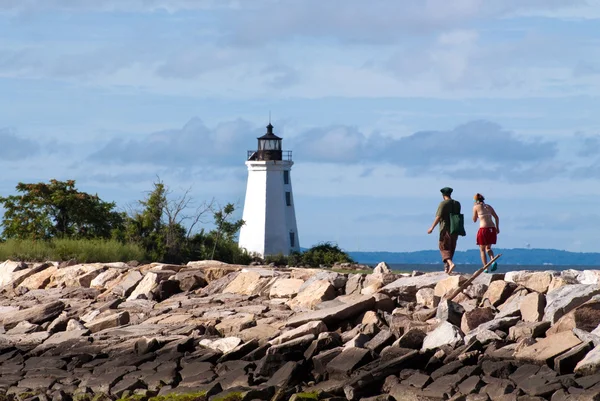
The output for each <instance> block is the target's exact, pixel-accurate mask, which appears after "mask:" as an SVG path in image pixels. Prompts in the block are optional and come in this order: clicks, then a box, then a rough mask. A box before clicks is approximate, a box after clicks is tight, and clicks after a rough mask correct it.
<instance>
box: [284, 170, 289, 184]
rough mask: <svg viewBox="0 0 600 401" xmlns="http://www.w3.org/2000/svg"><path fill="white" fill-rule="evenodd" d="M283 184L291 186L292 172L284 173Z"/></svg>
mask: <svg viewBox="0 0 600 401" xmlns="http://www.w3.org/2000/svg"><path fill="white" fill-rule="evenodd" d="M283 183H284V184H285V185H289V183H290V172H289V171H287V170H286V171H284V172H283Z"/></svg>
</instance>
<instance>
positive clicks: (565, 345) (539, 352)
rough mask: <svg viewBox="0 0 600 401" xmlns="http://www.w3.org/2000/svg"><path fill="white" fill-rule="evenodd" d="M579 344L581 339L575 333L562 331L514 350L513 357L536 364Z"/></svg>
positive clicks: (545, 361) (543, 362) (544, 362)
mask: <svg viewBox="0 0 600 401" xmlns="http://www.w3.org/2000/svg"><path fill="white" fill-rule="evenodd" d="M579 344H581V340H580V339H579V338H578V337H577V336H576V335H575V334H573V333H572V332H570V331H564V332H562V333H558V334H553V335H550V336H548V337H546V338H542V339H540V340H539V341H538V342H536V343H535V344H533V345H530V346H528V347H524V348H523V349H520V350H518V351H517V352H515V358H517V359H520V360H524V361H528V362H533V363H537V364H546V363H547V362H548V361H550V360H552V359H554V358H555V357H556V356H558V355H560V354H562V353H564V352H566V351H568V350H570V349H571V348H573V347H576V346H578V345H579Z"/></svg>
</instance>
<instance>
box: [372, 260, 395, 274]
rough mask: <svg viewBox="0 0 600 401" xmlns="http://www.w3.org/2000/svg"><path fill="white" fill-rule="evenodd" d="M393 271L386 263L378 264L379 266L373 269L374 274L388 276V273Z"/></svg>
mask: <svg viewBox="0 0 600 401" xmlns="http://www.w3.org/2000/svg"><path fill="white" fill-rule="evenodd" d="M391 272H392V269H390V267H389V266H388V264H387V263H385V262H379V264H377V266H375V268H374V269H373V274H377V273H379V274H386V273H391Z"/></svg>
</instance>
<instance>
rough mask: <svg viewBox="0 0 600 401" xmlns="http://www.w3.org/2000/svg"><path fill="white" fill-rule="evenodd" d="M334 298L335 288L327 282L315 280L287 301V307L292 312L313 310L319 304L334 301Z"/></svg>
mask: <svg viewBox="0 0 600 401" xmlns="http://www.w3.org/2000/svg"><path fill="white" fill-rule="evenodd" d="M335 296H336V292H335V288H334V287H333V285H331V283H330V282H329V281H328V280H317V281H315V282H313V283H312V284H310V285H309V286H308V287H306V288H304V289H303V290H302V291H301V292H300V293H298V295H297V296H296V298H294V299H292V300H291V301H289V302H288V306H289V307H290V308H291V309H293V310H302V309H314V308H315V307H316V306H317V305H318V304H320V303H321V302H323V301H329V300H331V299H334V298H335Z"/></svg>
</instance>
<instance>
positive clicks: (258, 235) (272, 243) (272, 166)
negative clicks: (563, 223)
mask: <svg viewBox="0 0 600 401" xmlns="http://www.w3.org/2000/svg"><path fill="white" fill-rule="evenodd" d="M257 139H258V150H256V151H253V150H250V151H248V160H247V161H246V166H248V186H247V188H246V200H245V202H244V214H243V216H242V219H243V220H244V222H245V224H244V225H243V226H242V229H241V230H240V239H239V245H240V247H241V248H245V249H246V250H247V251H248V252H250V253H256V254H258V255H260V256H261V257H264V256H266V255H278V254H283V255H289V254H290V252H291V251H299V250H300V245H299V242H300V241H299V238H298V228H297V226H296V212H295V209H294V195H293V194H292V177H291V174H290V173H291V169H292V165H293V164H294V162H292V152H291V151H282V150H281V138H280V137H278V136H277V135H275V134H274V133H273V126H272V125H271V123H269V125H267V133H266V134H265V135H263V136H261V137H260V138H257Z"/></svg>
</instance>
